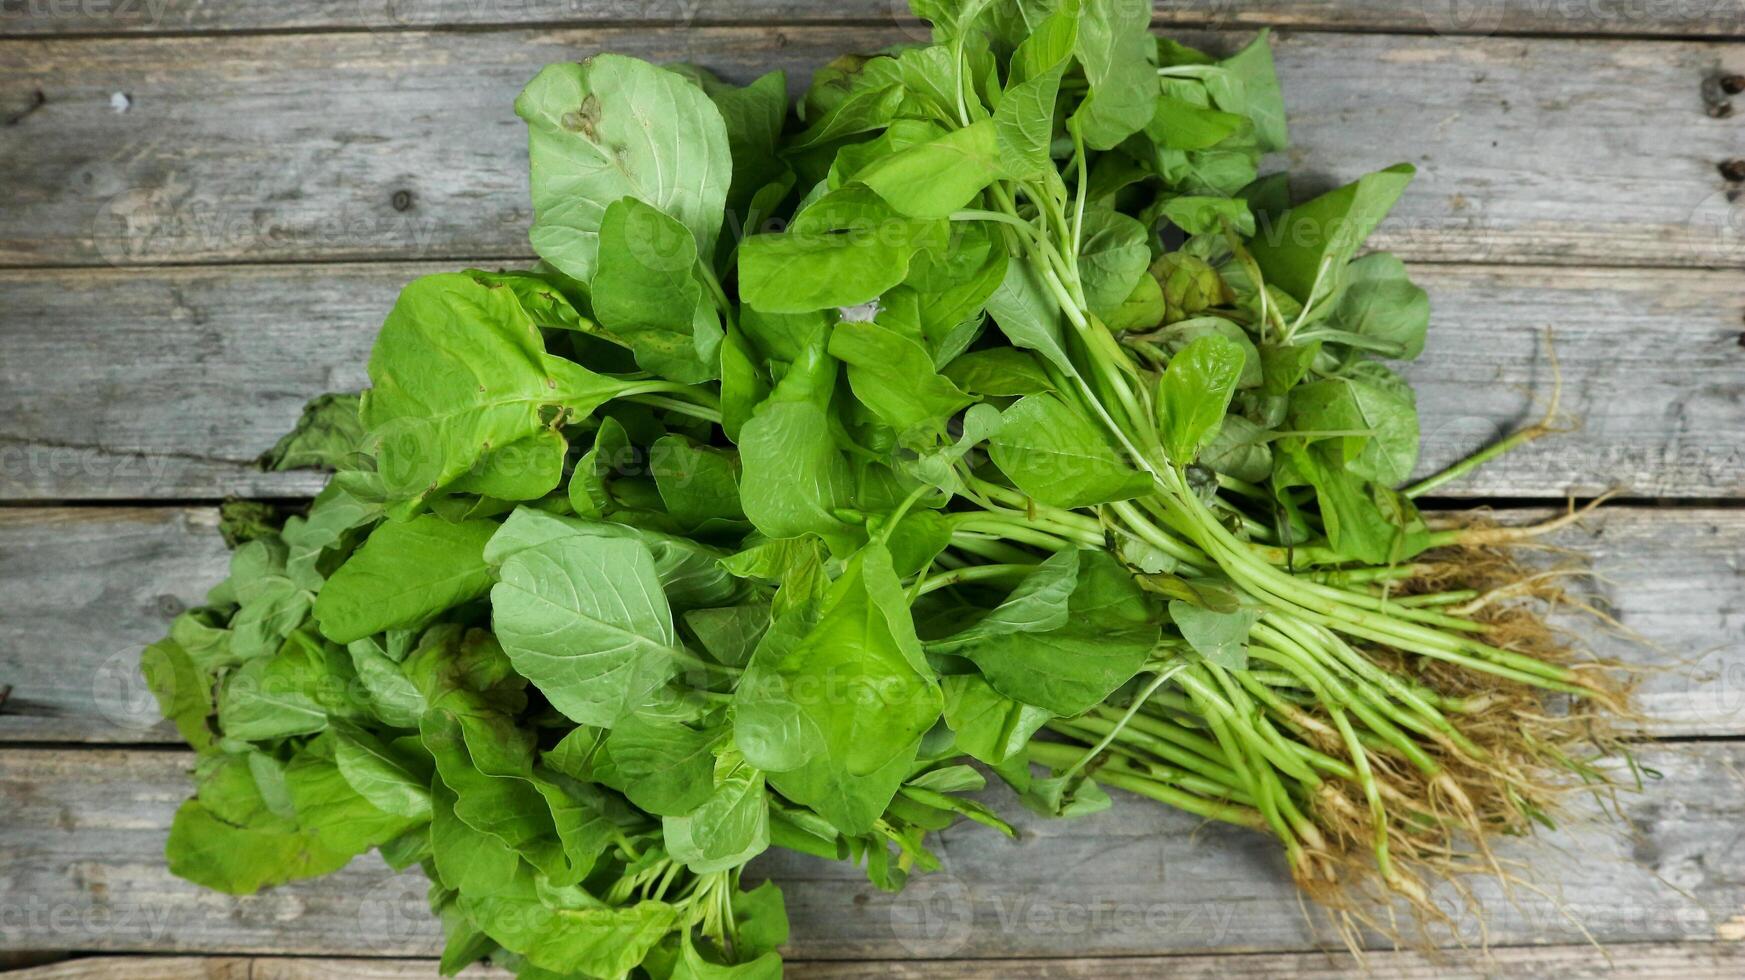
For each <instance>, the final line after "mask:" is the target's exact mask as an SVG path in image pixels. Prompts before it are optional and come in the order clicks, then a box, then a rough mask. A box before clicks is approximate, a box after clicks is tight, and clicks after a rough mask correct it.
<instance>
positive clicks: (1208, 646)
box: [1169, 599, 1260, 670]
mask: <svg viewBox="0 0 1745 980" xmlns="http://www.w3.org/2000/svg"><path fill="white" fill-rule="evenodd" d="M1169 618H1170V619H1171V620H1174V622H1175V627H1176V629H1178V630H1181V634H1182V638H1183V639H1186V640H1187V641H1188V646H1191V647H1193V648H1194V650H1195V651H1196V652H1197V653H1199V654H1200V656H1202V657H1205V658H1206V659H1207V660H1210V661H1211V662H1212V663H1215V664H1217V665H1218V666H1220V667H1222V668H1224V669H1225V670H1245V669H1247V667H1248V631H1249V630H1251V629H1253V628H1254V624H1255V623H1256V622H1257V621H1259V619H1260V610H1258V609H1238V610H1236V611H1235V612H1217V611H1215V610H1211V609H1206V608H1203V607H1201V606H1196V605H1193V604H1192V603H1188V602H1183V601H1181V600H1180V599H1172V600H1170V603H1169Z"/></svg>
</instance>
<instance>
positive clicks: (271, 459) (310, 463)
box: [260, 394, 364, 470]
mask: <svg viewBox="0 0 1745 980" xmlns="http://www.w3.org/2000/svg"><path fill="white" fill-rule="evenodd" d="M363 439H364V426H363V422H362V421H361V420H360V419H359V418H358V396H357V395H355V394H353V395H344V394H329V395H317V396H316V397H315V398H313V399H311V400H310V402H309V404H307V405H305V406H303V415H302V417H300V418H299V419H297V427H296V428H294V429H292V430H291V431H290V432H289V433H286V435H285V436H284V438H282V439H280V440H279V441H278V442H277V443H276V444H274V446H273V448H271V449H269V450H267V451H266V452H265V453H263V454H262V455H261V458H260V464H261V466H262V468H264V469H268V470H296V469H319V470H349V469H356V468H357V453H358V450H359V449H361V448H362V445H363Z"/></svg>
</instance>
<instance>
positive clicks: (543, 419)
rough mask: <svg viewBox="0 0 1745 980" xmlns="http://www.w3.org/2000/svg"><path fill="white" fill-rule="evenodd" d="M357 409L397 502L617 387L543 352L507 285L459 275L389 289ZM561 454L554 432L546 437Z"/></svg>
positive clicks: (405, 506) (405, 504)
mask: <svg viewBox="0 0 1745 980" xmlns="http://www.w3.org/2000/svg"><path fill="white" fill-rule="evenodd" d="M370 381H371V384H372V385H373V387H372V388H371V389H370V390H369V391H366V392H365V393H364V396H363V403H362V413H363V421H364V425H365V426H366V427H368V429H369V431H370V439H371V440H372V442H374V443H375V444H376V446H377V456H376V461H377V468H378V471H379V472H380V473H381V475H382V478H383V482H384V484H385V485H386V487H387V489H388V491H389V492H390V494H391V495H392V497H393V498H394V499H395V500H396V501H397V502H398V503H399V507H400V509H401V510H405V511H410V510H413V509H416V507H417V505H418V504H419V503H420V502H421V501H422V500H423V499H424V498H425V497H426V496H427V495H429V494H430V493H432V492H434V491H436V490H438V489H440V488H442V487H443V486H445V485H447V484H449V483H451V482H452V481H454V480H455V479H456V478H458V477H460V476H461V475H462V474H464V473H468V472H470V471H473V470H474V468H475V467H476V466H477V465H478V463H479V462H480V460H482V459H484V458H485V456H486V455H487V454H488V453H489V452H490V451H491V450H492V448H493V447H498V446H507V445H509V444H511V443H514V442H516V441H518V440H521V439H526V438H528V437H530V436H534V435H536V434H538V433H539V432H540V431H541V430H542V429H546V428H548V427H549V418H548V413H552V412H557V411H559V410H564V411H568V412H571V413H575V414H585V413H587V412H591V411H593V410H594V409H595V408H596V407H598V406H599V405H600V404H602V403H604V402H605V401H606V400H607V399H609V398H611V397H613V396H614V395H616V394H617V393H619V392H620V391H621V390H622V389H623V387H624V385H623V383H622V382H618V381H616V380H614V379H611V378H608V377H605V376H602V375H597V374H595V373H593V372H592V371H589V370H587V369H586V368H583V367H582V366H581V365H579V364H576V363H574V362H573V361H567V360H564V359H563V358H560V357H554V356H553V355H551V354H548V353H546V352H545V348H544V345H543V343H542V341H541V339H540V334H539V328H538V327H537V326H536V325H535V324H534V322H533V320H532V319H531V318H530V317H529V316H528V315H527V312H526V311H525V310H524V309H523V308H522V307H521V304H520V302H519V301H518V300H517V299H516V297H515V294H514V292H513V291H512V290H510V289H508V288H507V287H502V286H498V287H491V286H485V285H481V284H480V283H478V282H477V281H476V280H474V279H473V278H471V277H470V276H466V275H461V274H450V275H436V276H426V277H424V278H423V279H419V280H417V281H416V282H414V283H412V284H411V285H410V286H407V287H406V289H405V290H404V291H402V292H401V293H400V298H399V300H398V301H397V302H396V303H395V304H394V310H393V312H392V313H390V314H388V319H387V322H386V323H384V324H383V325H382V331H381V333H380V334H379V335H378V336H377V338H376V346H375V349H374V351H372V352H371V354H370ZM547 445H548V446H549V447H550V449H549V451H550V452H552V453H553V454H554V455H555V456H557V457H558V458H560V459H561V457H562V450H561V448H560V447H561V440H559V441H558V442H556V443H547Z"/></svg>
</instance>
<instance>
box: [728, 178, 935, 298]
mask: <svg viewBox="0 0 1745 980" xmlns="http://www.w3.org/2000/svg"><path fill="white" fill-rule="evenodd" d="M946 230H947V229H946V223H945V221H944V220H942V219H934V218H911V217H905V216H903V215H902V214H900V213H898V212H897V211H896V210H894V209H893V208H892V207H891V206H890V205H889V204H887V203H886V202H885V201H884V200H883V199H882V198H880V197H879V196H878V195H877V194H876V193H875V192H874V191H873V190H872V189H871V188H869V187H865V186H861V185H858V184H856V185H850V186H847V187H844V188H841V189H840V190H835V191H831V192H830V193H828V194H825V195H824V196H823V197H822V198H819V199H818V200H817V201H814V202H813V203H812V204H810V205H809V206H807V207H806V208H805V209H804V210H802V211H801V212H800V213H799V214H797V215H795V217H794V221H793V223H792V224H791V225H789V226H788V229H787V230H786V231H785V232H783V233H782V234H779V235H753V236H752V237H750V238H747V239H746V240H745V241H744V242H743V243H742V244H741V245H740V247H739V293H740V297H741V298H742V299H743V300H744V301H745V302H746V303H747V304H748V305H750V306H752V307H755V308H757V309H759V310H763V311H766V312H770V313H805V312H809V311H812V310H822V309H828V308H830V307H842V306H855V305H858V304H860V303H865V302H867V301H868V300H871V299H874V298H876V297H877V296H878V295H879V294H880V293H883V292H884V291H885V290H887V289H890V288H891V287H893V286H895V285H897V284H898V283H900V282H902V281H903V279H904V277H906V276H907V275H908V273H909V262H910V260H911V259H912V258H913V257H914V255H915V252H916V251H917V250H919V249H921V248H922V247H925V246H928V245H930V244H935V243H938V242H941V241H943V240H944V238H945V234H946Z"/></svg>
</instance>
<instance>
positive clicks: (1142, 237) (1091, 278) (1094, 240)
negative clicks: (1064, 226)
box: [1079, 208, 1151, 318]
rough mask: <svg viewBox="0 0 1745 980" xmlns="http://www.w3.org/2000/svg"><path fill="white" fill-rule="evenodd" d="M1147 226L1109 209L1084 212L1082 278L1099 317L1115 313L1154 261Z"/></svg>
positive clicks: (1080, 257) (1080, 275) (1081, 255)
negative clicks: (1152, 260)
mask: <svg viewBox="0 0 1745 980" xmlns="http://www.w3.org/2000/svg"><path fill="white" fill-rule="evenodd" d="M1149 237H1150V236H1149V235H1148V234H1147V232H1146V230H1145V226H1144V225H1142V224H1140V223H1139V222H1138V221H1137V220H1135V219H1133V218H1131V217H1129V216H1127V215H1125V214H1122V213H1120V212H1118V211H1112V210H1109V209H1107V208H1093V209H1091V210H1088V211H1086V212H1085V222H1084V242H1083V244H1082V245H1081V247H1080V248H1079V277H1080V279H1081V280H1082V281H1083V284H1084V289H1085V300H1086V301H1087V302H1088V303H1089V304H1090V308H1091V312H1092V313H1095V314H1096V315H1097V316H1098V317H1099V318H1103V317H1108V316H1113V315H1114V313H1115V311H1116V310H1117V309H1119V308H1120V306H1121V304H1122V303H1123V302H1125V301H1126V299H1127V297H1128V296H1130V295H1132V293H1133V287H1134V286H1136V285H1137V284H1138V283H1139V279H1140V277H1141V276H1143V275H1145V268H1146V266H1148V265H1150V264H1151V244H1150V241H1149Z"/></svg>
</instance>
